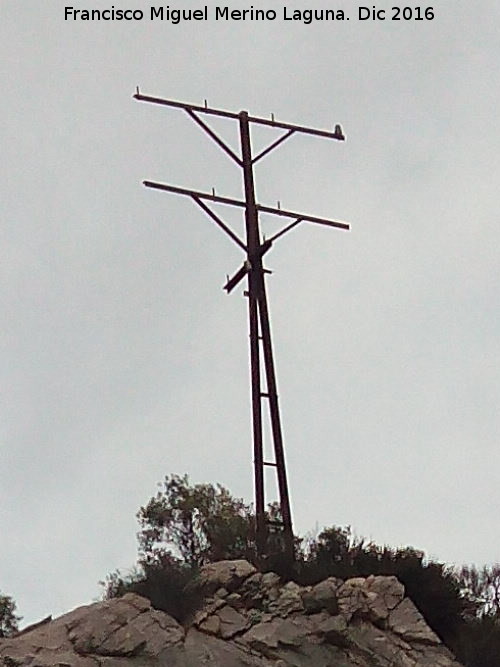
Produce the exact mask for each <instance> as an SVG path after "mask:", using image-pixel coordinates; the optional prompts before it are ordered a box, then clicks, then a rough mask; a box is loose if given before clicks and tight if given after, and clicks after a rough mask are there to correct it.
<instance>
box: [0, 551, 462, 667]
mask: <svg viewBox="0 0 500 667" xmlns="http://www.w3.org/2000/svg"><path fill="white" fill-rule="evenodd" d="M202 576H203V577H204V584H205V585H206V586H207V587H208V589H209V590H210V591H211V592H213V593H215V592H216V595H215V597H210V598H207V599H206V600H205V602H204V605H203V607H202V608H201V609H200V610H199V611H198V612H197V613H196V614H195V617H194V619H193V621H192V622H190V624H189V627H187V628H186V629H185V628H183V627H182V626H181V625H180V624H179V623H177V621H175V620H174V619H173V618H172V617H170V616H169V615H168V614H166V613H164V612H162V611H158V610H156V609H153V608H152V607H151V604H150V602H149V601H148V600H146V599H144V598H141V597H139V596H137V595H133V594H127V595H125V596H123V597H122V598H117V599H113V600H108V601H105V602H98V603H95V604H92V605H88V606H86V607H81V608H79V609H75V610H74V611H72V612H70V613H69V614H65V615H64V616H61V617H60V618H57V619H55V620H52V621H50V620H47V619H44V622H43V623H36V624H33V625H32V626H30V627H28V628H25V629H24V631H21V632H20V633H19V634H18V635H17V636H16V637H12V638H9V639H3V640H0V665H2V666H3V667H28V666H29V667H331V666H332V665H335V667H387V666H388V665H390V666H391V667H460V665H459V664H458V663H457V662H456V661H455V660H454V659H453V656H452V655H451V653H450V652H449V651H448V650H447V649H446V648H445V647H444V646H443V645H442V644H441V643H440V641H439V639H438V637H437V636H436V635H435V634H434V633H433V632H432V630H431V629H430V628H429V627H428V626H427V624H426V622H425V620H424V618H423V617H422V615H421V614H420V613H419V611H418V610H417V609H416V607H415V605H414V604H413V603H412V602H411V601H410V600H409V599H408V598H404V589H403V586H402V585H401V584H400V583H399V582H398V580H397V579H396V578H395V577H375V576H372V577H368V578H366V579H363V578H360V577H357V578H355V579H350V580H348V581H346V582H344V583H342V582H340V580H338V579H334V578H330V579H327V580H325V581H323V582H320V583H319V584H316V586H308V587H301V586H299V585H298V584H296V583H293V582H289V583H287V584H285V585H282V586H280V578H279V577H278V575H276V574H274V573H266V574H264V575H262V574H260V573H257V572H256V571H255V568H253V566H251V565H250V564H249V563H247V562H246V561H235V562H232V561H223V562H221V563H215V564H213V565H212V566H209V567H208V566H207V567H206V568H204V572H203V575H202Z"/></svg>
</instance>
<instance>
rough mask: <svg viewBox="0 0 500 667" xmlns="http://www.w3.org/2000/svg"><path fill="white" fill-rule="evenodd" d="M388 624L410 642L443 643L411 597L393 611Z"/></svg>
mask: <svg viewBox="0 0 500 667" xmlns="http://www.w3.org/2000/svg"><path fill="white" fill-rule="evenodd" d="M388 626H389V628H390V629H391V630H392V631H393V632H395V633H396V634H398V635H401V636H402V637H403V638H404V639H405V640H406V641H409V642H411V641H418V642H424V643H426V644H436V645H437V644H440V643H441V642H440V640H439V637H438V636H437V635H436V634H435V633H434V632H433V631H432V630H431V629H430V627H429V626H428V625H427V623H426V622H425V619H424V617H423V616H422V614H421V613H420V612H419V611H418V609H417V608H416V607H415V605H414V604H413V602H412V601H411V600H410V599H409V598H405V599H404V600H403V601H402V602H400V603H399V604H398V606H397V607H396V608H395V609H393V610H392V611H391V613H390V614H389V619H388Z"/></svg>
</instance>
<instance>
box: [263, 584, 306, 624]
mask: <svg viewBox="0 0 500 667" xmlns="http://www.w3.org/2000/svg"><path fill="white" fill-rule="evenodd" d="M301 593H302V588H301V587H300V586H298V585H297V584H296V583H294V582H293V581H289V582H288V583H287V584H285V585H284V586H283V587H282V588H281V590H280V593H279V596H278V597H277V598H276V600H274V601H272V602H271V604H270V605H269V611H271V612H272V613H276V614H279V615H280V616H282V617H283V618H284V617H285V616H288V614H290V613H291V612H293V611H304V604H303V602H302V595H301Z"/></svg>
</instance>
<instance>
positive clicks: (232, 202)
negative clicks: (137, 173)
mask: <svg viewBox="0 0 500 667" xmlns="http://www.w3.org/2000/svg"><path fill="white" fill-rule="evenodd" d="M143 183H144V185H145V186H146V187H147V188H153V189H155V190H165V191H166V192H173V193H174V194H177V195H186V196H188V197H197V198H198V199H206V200H208V201H213V202H215V203H217V204H226V205H228V206H238V207H240V208H246V203H245V202H244V201H241V200H240V199H231V198H230V197H219V196H218V195H210V194H207V193H206V192H199V191H197V190H188V189H187V188H179V187H177V186H176V185H167V184H166V183H156V182H155V181H143ZM256 207H257V211H259V212H260V213H269V214H271V215H279V216H281V217H284V218H300V219H301V220H305V221H306V222H315V223H317V224H320V225H327V226H328V227H336V228H337V229H346V230H348V229H350V227H349V224H348V223H347V222H338V221H336V220H328V218H318V217H317V216H312V215H306V214H305V213H294V212H293V211H285V210H284V209H282V208H273V207H271V206H262V205H261V204H256Z"/></svg>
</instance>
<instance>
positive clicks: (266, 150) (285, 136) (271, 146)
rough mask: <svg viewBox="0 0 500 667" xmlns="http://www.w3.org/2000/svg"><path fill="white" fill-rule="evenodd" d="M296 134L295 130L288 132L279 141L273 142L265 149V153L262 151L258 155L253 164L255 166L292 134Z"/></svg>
mask: <svg viewBox="0 0 500 667" xmlns="http://www.w3.org/2000/svg"><path fill="white" fill-rule="evenodd" d="M294 133H295V130H288V132H286V133H285V134H284V135H283V136H281V137H280V138H279V139H276V141H273V143H272V144H270V145H269V146H268V147H267V148H265V149H264V150H263V151H261V152H260V153H259V154H258V155H256V156H255V157H254V158H253V160H252V164H255V163H256V162H257V160H260V158H261V157H264V155H267V154H268V153H270V152H271V151H272V150H273V149H274V148H277V147H278V146H279V145H280V144H282V143H283V142H284V141H286V139H288V138H289V137H291V136H292V134H294Z"/></svg>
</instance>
